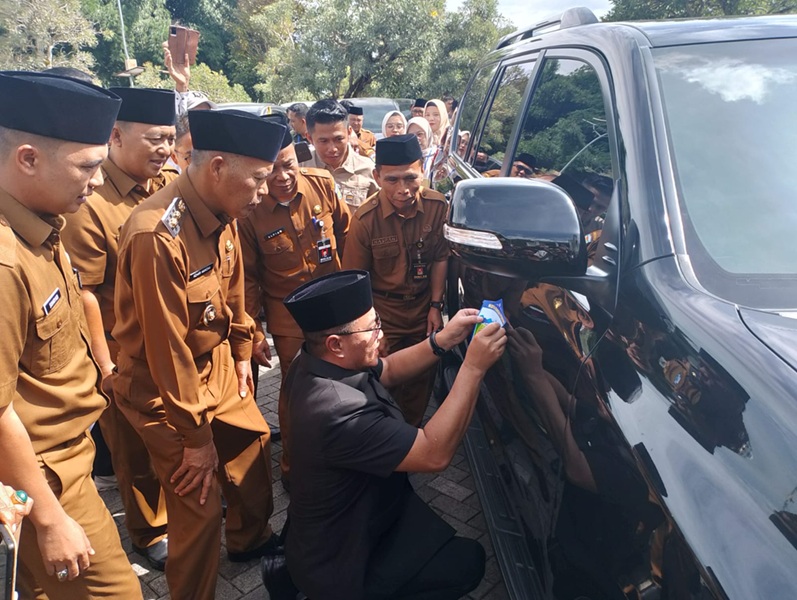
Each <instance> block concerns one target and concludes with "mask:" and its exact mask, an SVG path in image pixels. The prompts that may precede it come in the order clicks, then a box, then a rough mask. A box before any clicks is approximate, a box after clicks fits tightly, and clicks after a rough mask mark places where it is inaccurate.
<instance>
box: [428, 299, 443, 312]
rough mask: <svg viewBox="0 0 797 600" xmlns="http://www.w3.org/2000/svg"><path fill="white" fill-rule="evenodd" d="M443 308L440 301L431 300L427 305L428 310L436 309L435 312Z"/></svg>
mask: <svg viewBox="0 0 797 600" xmlns="http://www.w3.org/2000/svg"><path fill="white" fill-rule="evenodd" d="M443 306H445V305H444V304H443V301H442V300H436V301H435V300H432V301H431V302H430V303H429V308H436V309H437V310H443Z"/></svg>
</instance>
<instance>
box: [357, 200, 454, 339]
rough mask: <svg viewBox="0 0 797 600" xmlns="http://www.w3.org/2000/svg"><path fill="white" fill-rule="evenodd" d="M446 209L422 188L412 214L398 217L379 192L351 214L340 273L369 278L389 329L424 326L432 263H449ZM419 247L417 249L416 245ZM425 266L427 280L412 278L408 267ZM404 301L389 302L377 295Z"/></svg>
mask: <svg viewBox="0 0 797 600" xmlns="http://www.w3.org/2000/svg"><path fill="white" fill-rule="evenodd" d="M447 210H448V205H447V204H446V200H445V197H444V196H443V195H442V194H441V193H439V192H436V191H434V190H429V189H426V188H421V189H420V191H419V192H418V199H417V201H416V203H415V210H414V211H413V212H412V213H411V214H409V215H407V216H406V217H402V216H400V215H399V214H398V213H397V212H396V211H395V210H394V208H393V206H392V205H391V204H390V202H389V201H388V199H387V198H386V197H385V195H384V193H383V192H379V193H378V194H376V195H374V196H372V197H370V198H369V199H368V201H367V202H366V204H365V205H363V206H361V207H360V208H359V209H358V210H357V212H356V213H355V214H354V219H353V220H352V224H351V228H350V229H349V234H348V236H347V238H346V253H345V254H344V255H343V268H344V269H363V270H366V271H370V273H371V286H372V287H373V289H374V291H375V292H377V293H376V294H375V295H374V306H375V307H376V310H377V311H378V312H379V315H380V317H381V318H382V321H383V322H385V323H386V324H387V326H388V328H391V326H399V327H401V328H402V329H407V328H408V324H409V329H412V330H414V329H418V328H420V327H421V325H419V323H422V327H423V328H424V329H425V327H426V316H427V314H428V312H429V301H430V299H431V285H430V283H431V270H432V264H433V263H435V262H438V261H442V260H446V259H447V258H448V243H447V242H446V239H445V238H444V237H443V223H444V222H445V218H446V211H447ZM419 245H420V246H421V247H420V248H419V247H418V246H419ZM419 255H420V261H421V262H422V263H424V264H426V267H427V278H426V279H425V280H422V281H416V280H414V279H413V272H412V263H413V261H414V260H415V261H417V258H418V256H419ZM380 291H381V292H389V293H391V294H400V295H402V296H406V299H403V300H402V299H387V298H384V297H381V296H379V295H378V292H380Z"/></svg>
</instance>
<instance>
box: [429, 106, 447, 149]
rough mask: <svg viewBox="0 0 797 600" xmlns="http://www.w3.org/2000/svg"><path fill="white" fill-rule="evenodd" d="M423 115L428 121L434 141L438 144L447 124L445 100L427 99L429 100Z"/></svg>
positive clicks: (443, 135)
mask: <svg viewBox="0 0 797 600" xmlns="http://www.w3.org/2000/svg"><path fill="white" fill-rule="evenodd" d="M423 116H424V117H425V118H426V120H427V121H429V125H431V127H432V135H433V137H434V143H435V144H437V145H438V146H439V145H440V144H441V142H442V140H443V138H444V137H445V134H446V132H447V131H448V126H449V122H448V110H447V109H446V105H445V102H443V101H442V100H429V102H427V103H426V108H425V109H424V111H423Z"/></svg>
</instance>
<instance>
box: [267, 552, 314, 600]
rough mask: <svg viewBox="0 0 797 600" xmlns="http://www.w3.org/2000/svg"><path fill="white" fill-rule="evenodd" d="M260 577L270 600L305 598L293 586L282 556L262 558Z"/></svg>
mask: <svg viewBox="0 0 797 600" xmlns="http://www.w3.org/2000/svg"><path fill="white" fill-rule="evenodd" d="M260 575H261V576H262V577H263V585H264V586H266V589H267V590H268V597H269V598H271V600H297V598H300V597H301V598H306V596H304V594H301V593H300V592H299V590H298V589H296V586H295V585H293V581H292V580H291V575H290V573H288V564H287V562H286V561H285V555H284V554H278V555H274V556H264V557H263V560H261V561H260Z"/></svg>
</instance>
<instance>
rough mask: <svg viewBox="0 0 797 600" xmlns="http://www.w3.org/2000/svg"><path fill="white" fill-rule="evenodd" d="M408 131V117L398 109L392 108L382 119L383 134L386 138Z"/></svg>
mask: <svg viewBox="0 0 797 600" xmlns="http://www.w3.org/2000/svg"><path fill="white" fill-rule="evenodd" d="M406 131H407V119H406V118H405V117H404V115H402V114H401V113H400V112H399V111H397V110H391V111H390V112H389V113H387V114H386V115H385V118H384V119H382V135H383V136H385V137H386V138H389V137H393V136H394V135H404V133H406Z"/></svg>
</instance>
